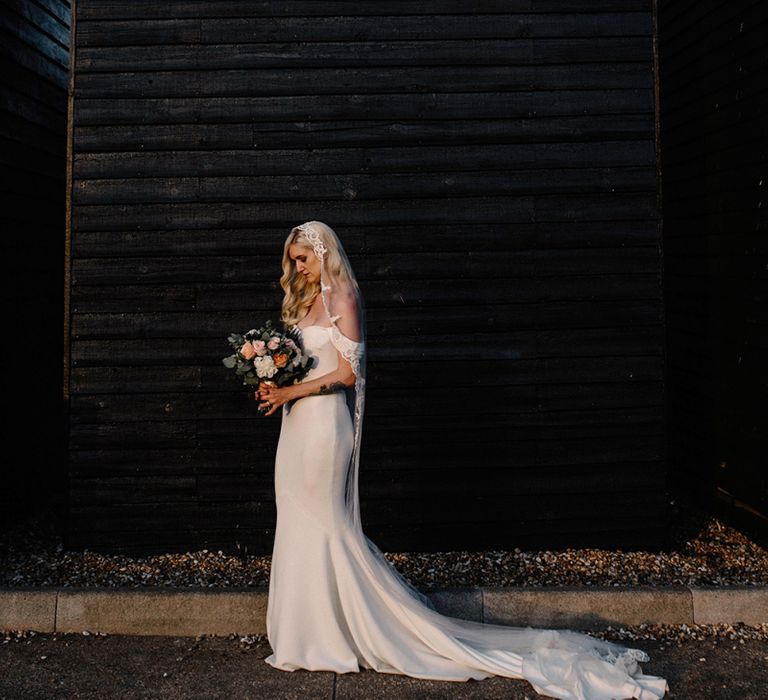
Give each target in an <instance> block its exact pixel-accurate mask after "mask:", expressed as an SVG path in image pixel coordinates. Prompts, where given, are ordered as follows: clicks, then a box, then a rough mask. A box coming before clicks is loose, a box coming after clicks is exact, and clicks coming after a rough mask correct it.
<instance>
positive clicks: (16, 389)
mask: <svg viewBox="0 0 768 700" xmlns="http://www.w3.org/2000/svg"><path fill="white" fill-rule="evenodd" d="M69 19H70V5H69V3H68V2H58V1H56V0H40V1H39V2H22V1H11V2H7V3H3V5H2V7H0V41H1V42H2V49H3V50H2V58H1V59H0V61H2V69H1V70H0V169H1V170H2V183H3V184H2V213H1V214H0V216H1V217H2V239H3V263H4V264H3V297H2V298H3V331H4V342H3V350H2V357H1V358H0V363H1V364H2V387H3V405H4V411H3V413H4V414H5V415H4V420H3V449H4V456H3V465H2V469H0V524H2V525H3V526H5V525H10V524H13V523H15V522H17V521H18V519H19V518H21V517H24V516H27V515H30V514H32V513H35V512H37V513H40V512H41V511H42V510H47V509H49V508H51V507H52V508H53V509H54V512H56V513H58V514H59V515H63V514H64V511H65V499H66V466H65V462H66V450H65V445H64V440H65V438H66V430H65V416H64V415H63V414H62V408H63V405H64V402H63V401H62V393H61V386H62V378H63V370H64V362H63V360H62V357H63V353H64V340H63V334H62V325H63V322H64V319H63V304H62V295H63V290H64V277H63V270H64V267H63V264H62V260H63V255H64V235H65V230H64V229H65V202H66V198H65V182H66V178H65V174H66V163H67V160H66V131H67V80H68V63H69Z"/></svg>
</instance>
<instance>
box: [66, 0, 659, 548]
mask: <svg viewBox="0 0 768 700" xmlns="http://www.w3.org/2000/svg"><path fill="white" fill-rule="evenodd" d="M76 15H77V26H76V34H77V39H76V45H77V51H76V56H75V61H76V75H75V80H74V97H75V110H74V163H73V166H74V170H73V183H72V231H73V247H72V260H71V266H72V286H71V294H72V335H71V351H72V362H71V375H70V376H69V389H70V398H71V434H70V453H69V471H70V475H71V498H72V507H71V516H72V521H71V525H72V526H71V530H70V535H69V540H70V544H71V545H72V546H89V547H94V548H109V549H112V550H123V551H139V552H149V551H162V550H167V549H172V548H183V549H187V548H192V547H202V546H206V547H209V548H211V547H215V548H223V549H229V550H233V549H235V548H240V550H241V551H242V550H243V549H245V548H247V550H248V551H249V552H260V553H268V552H270V551H271V547H272V537H273V527H274V518H275V512H274V498H273V496H274V493H273V466H274V451H275V446H276V443H277V437H278V432H279V417H274V418H272V419H266V420H264V419H262V418H260V417H258V416H256V415H255V414H254V413H253V411H251V410H249V408H250V406H249V405H248V404H247V403H246V401H245V399H244V398H243V396H242V393H241V392H240V391H239V390H238V385H237V384H236V383H235V382H234V381H230V379H231V378H230V377H229V376H228V375H227V373H226V372H225V371H224V370H223V368H222V366H221V364H220V360H221V357H223V356H224V355H225V354H228V348H227V346H226V342H225V339H226V336H227V335H228V334H229V333H230V332H231V331H233V330H240V329H245V328H250V327H253V325H255V324H258V323H260V322H262V321H263V320H264V319H265V318H267V317H272V318H273V319H276V318H277V314H278V310H279V302H280V299H281V291H280V289H279V287H278V285H277V279H278V277H279V275H280V268H279V260H280V254H281V250H282V243H283V241H284V238H285V236H286V235H287V233H288V231H289V230H290V228H291V226H293V225H295V224H297V223H300V222H302V221H305V220H307V219H320V220H322V221H325V222H327V223H329V224H330V225H331V226H333V227H334V228H335V229H336V231H337V232H338V233H339V234H340V236H341V237H342V240H343V241H344V244H345V247H346V249H347V251H348V252H349V254H350V257H351V259H352V263H353V265H354V267H355V269H356V272H357V274H358V277H359V278H360V281H361V287H362V289H363V293H364V295H365V298H366V303H367V307H368V326H369V328H368V331H369V365H368V389H369V390H368V393H367V401H366V417H365V425H364V436H363V453H362V470H361V477H360V478H361V484H360V489H361V496H362V501H363V502H362V513H363V519H364V525H365V528H366V531H367V532H369V534H370V536H371V537H372V539H374V540H375V541H377V543H379V544H380V545H381V546H382V547H384V548H386V549H453V548H457V547H462V548H470V549H484V548H502V547H514V546H520V547H528V546H551V547H558V546H566V545H583V544H593V545H605V546H615V545H621V546H627V547H632V546H643V545H649V544H657V543H659V542H661V541H662V539H663V533H664V531H665V526H666V512H667V511H666V506H667V502H668V494H667V491H666V477H667V475H666V455H665V436H664V428H663V426H664V420H665V416H664V382H663V366H664V330H663V308H662V285H661V258H660V233H659V198H658V190H657V188H658V173H657V149H656V138H657V133H656V128H655V124H656V114H655V109H656V99H655V82H654V80H655V61H654V41H653V12H652V6H651V3H649V2H636V1H630V0H626V1H624V2H605V1H603V2H598V1H596V0H586V1H584V0H580V1H579V2H576V1H575V0H574V1H571V2H566V1H553V2H547V3H544V4H542V3H531V2H503V3H502V2H481V3H471V4H467V3H460V2H447V1H443V2H436V1H432V2H421V3H418V5H416V4H412V3H402V2H369V3H350V2H325V3H313V2H259V3H254V2H216V3H200V2H189V1H187V2H166V3H155V2H153V3H150V2H137V1H136V0H124V1H116V0H112V1H110V2H97V1H95V0H78V2H77V4H76Z"/></svg>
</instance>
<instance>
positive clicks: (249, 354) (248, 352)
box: [240, 340, 256, 360]
mask: <svg viewBox="0 0 768 700" xmlns="http://www.w3.org/2000/svg"><path fill="white" fill-rule="evenodd" d="M240 354H241V355H242V356H243V357H244V358H245V359H246V360H251V359H253V358H254V357H255V356H256V351H255V350H254V349H253V345H251V341H250V340H246V341H245V343H243V347H241V348H240Z"/></svg>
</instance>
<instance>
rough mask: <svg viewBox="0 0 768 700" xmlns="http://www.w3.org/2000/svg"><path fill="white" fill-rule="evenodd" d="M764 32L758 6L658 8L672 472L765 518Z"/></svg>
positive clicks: (767, 109) (767, 152) (767, 208)
mask: <svg viewBox="0 0 768 700" xmlns="http://www.w3.org/2000/svg"><path fill="white" fill-rule="evenodd" d="M767 32H768V5H766V3H760V2H757V3H756V2H737V3H728V2H723V1H713V0H707V1H706V2H667V1H664V2H661V3H660V5H659V35H660V42H659V53H660V65H661V67H662V70H661V74H660V85H661V99H660V105H661V150H662V154H663V157H662V168H663V173H664V176H663V187H662V191H663V211H664V280H665V297H666V307H667V335H668V348H669V352H668V370H667V371H668V379H669V389H668V396H669V408H668V416H669V425H668V432H669V456H670V469H671V472H672V476H673V479H674V484H675V485H679V486H680V488H684V489H685V490H686V491H689V492H691V493H693V494H698V497H699V500H701V501H702V502H704V503H708V504H711V501H712V499H713V497H718V496H719V497H720V498H722V499H724V500H726V501H730V500H731V498H733V497H735V498H736V499H738V500H739V501H742V502H743V503H745V504H746V505H747V507H748V508H749V509H754V510H757V511H759V512H762V514H763V517H764V518H765V516H768V472H767V471H766V467H765V454H766V450H768V442H767V440H766V438H767V437H768V372H767V371H766V367H768V363H766V358H767V357H768V315H766V308H768V244H766V235H767V234H768V130H766V115H768V91H766V75H768V46H766V41H765V37H766V33H767ZM763 522H764V523H765V521H764V520H763ZM763 526H764V527H765V524H764V525H763Z"/></svg>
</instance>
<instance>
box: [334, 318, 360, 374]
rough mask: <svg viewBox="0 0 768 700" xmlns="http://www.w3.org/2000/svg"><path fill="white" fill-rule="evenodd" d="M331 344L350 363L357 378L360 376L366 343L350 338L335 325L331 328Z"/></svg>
mask: <svg viewBox="0 0 768 700" xmlns="http://www.w3.org/2000/svg"><path fill="white" fill-rule="evenodd" d="M331 342H332V343H333V344H334V346H335V347H336V349H337V350H338V351H339V352H340V353H341V355H342V357H343V358H344V359H345V360H346V361H347V362H349V364H350V366H351V367H352V371H353V372H354V373H355V378H358V377H359V376H360V360H361V358H362V357H363V354H364V353H365V343H358V342H357V341H354V340H352V339H351V338H348V337H347V336H346V335H344V334H343V333H342V332H341V331H340V330H339V329H338V328H337V327H336V326H335V325H334V326H332V327H331Z"/></svg>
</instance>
